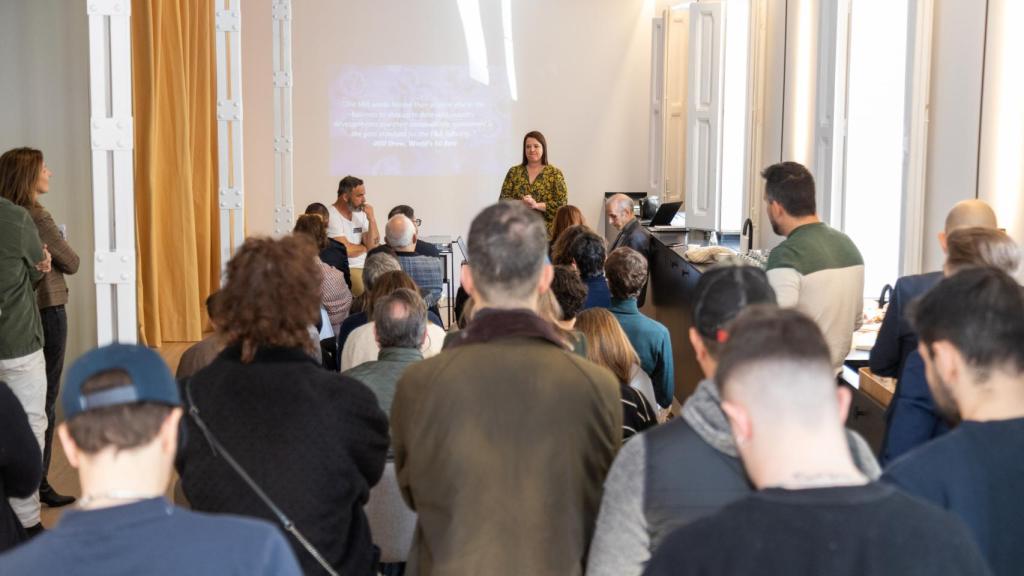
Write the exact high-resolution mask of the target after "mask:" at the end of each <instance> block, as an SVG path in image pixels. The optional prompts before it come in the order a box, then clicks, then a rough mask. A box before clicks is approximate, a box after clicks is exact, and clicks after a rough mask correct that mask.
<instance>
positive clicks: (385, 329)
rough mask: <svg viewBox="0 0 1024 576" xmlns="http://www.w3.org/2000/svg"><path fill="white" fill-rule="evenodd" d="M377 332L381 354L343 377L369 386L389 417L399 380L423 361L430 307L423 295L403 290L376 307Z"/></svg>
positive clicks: (374, 329) (374, 317)
mask: <svg viewBox="0 0 1024 576" xmlns="http://www.w3.org/2000/svg"><path fill="white" fill-rule="evenodd" d="M373 333H374V336H375V337H376V338H377V345H378V346H379V347H380V353H379V354H377V359H376V360H372V361H370V362H365V363H363V364H360V365H358V366H356V367H355V368H352V369H351V370H348V371H346V372H345V373H344V374H343V375H344V376H348V377H350V378H353V379H355V380H358V381H360V382H362V383H363V384H366V386H367V388H369V389H370V390H371V391H372V392H373V393H374V395H376V396H377V402H378V403H379V404H380V407H381V410H383V411H384V413H385V414H390V413H391V400H392V399H393V398H394V397H395V385H396V384H397V383H398V377H399V376H401V375H402V373H403V372H405V369H406V368H408V367H409V366H410V365H411V364H413V363H414V362H418V361H420V360H422V359H423V354H421V353H420V346H421V345H422V344H423V341H424V340H425V339H426V338H427V307H426V304H425V303H424V302H423V298H420V295H419V294H417V293H416V292H414V291H412V290H410V289H408V288H399V289H398V290H395V291H394V292H392V293H391V294H389V295H387V296H383V297H381V298H380V299H379V300H377V301H376V302H375V303H374V305H373Z"/></svg>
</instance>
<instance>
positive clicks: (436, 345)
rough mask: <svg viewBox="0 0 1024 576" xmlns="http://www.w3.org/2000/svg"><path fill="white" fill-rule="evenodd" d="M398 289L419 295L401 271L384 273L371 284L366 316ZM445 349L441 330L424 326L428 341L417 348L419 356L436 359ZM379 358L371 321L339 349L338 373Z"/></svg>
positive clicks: (369, 315)
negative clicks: (339, 370)
mask: <svg viewBox="0 0 1024 576" xmlns="http://www.w3.org/2000/svg"><path fill="white" fill-rule="evenodd" d="M400 288H407V289H409V290H412V291H414V292H417V293H418V292H419V287H418V286H416V283H415V282H413V280H412V278H410V277H409V275H408V274H406V273H405V272H402V271H398V272H386V273H384V274H383V275H381V276H380V277H379V278H377V279H376V281H374V283H373V291H372V292H370V298H369V300H367V308H366V315H367V317H368V318H372V317H373V312H374V310H375V309H376V307H377V302H378V301H379V300H380V299H382V298H384V297H385V296H389V295H391V294H392V293H394V292H395V291H396V290H398V289H400ZM443 345H444V328H441V327H440V326H438V325H437V324H435V323H433V322H429V323H428V324H427V337H426V339H424V340H423V344H422V345H421V346H420V353H421V354H422V355H423V357H424V358H430V357H431V356H435V355H437V354H438V353H439V352H440V351H441V347H442V346H443ZM379 355H380V346H379V345H378V344H377V339H376V337H375V336H374V323H373V322H372V321H369V322H367V323H366V324H363V325H362V326H360V327H358V328H356V329H354V330H352V332H351V333H349V335H348V338H347V339H346V340H345V346H344V347H343V348H342V349H341V369H342V371H345V370H350V369H352V368H355V367H356V366H359V365H360V364H363V363H365V362H372V361H374V360H376V359H377V357H378V356H379Z"/></svg>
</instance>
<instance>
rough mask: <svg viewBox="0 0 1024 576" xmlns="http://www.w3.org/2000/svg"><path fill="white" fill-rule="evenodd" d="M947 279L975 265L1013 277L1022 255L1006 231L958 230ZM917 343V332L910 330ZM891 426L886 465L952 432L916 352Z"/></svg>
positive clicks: (951, 237) (893, 406)
mask: <svg viewBox="0 0 1024 576" xmlns="http://www.w3.org/2000/svg"><path fill="white" fill-rule="evenodd" d="M944 240H945V241H944V243H943V244H944V246H945V247H946V252H947V257H946V263H945V265H944V267H943V273H944V275H945V276H946V277H948V276H952V275H953V274H956V273H957V272H958V271H960V270H963V269H965V268H969V267H972V266H990V267H992V268H996V269H999V270H1002V271H1003V272H1006V273H1007V274H1009V275H1011V276H1012V275H1014V274H1016V273H1017V270H1018V269H1019V268H1020V262H1021V252H1020V248H1019V247H1018V246H1017V244H1016V243H1015V242H1014V241H1013V239H1011V238H1010V237H1009V236H1007V235H1006V233H1005V232H1002V231H1000V230H996V229H995V228H978V227H976V228H958V229H956V230H953V231H952V232H950V233H949V234H948V235H947V236H946V237H945V238H944ZM909 333H910V334H913V335H914V341H915V342H916V341H917V335H916V332H913V331H912V330H911V331H909ZM888 424H889V425H888V427H887V429H886V434H885V441H884V443H883V451H882V455H883V457H884V458H885V463H886V464H887V463H889V462H892V461H893V460H895V459H896V458H898V457H900V456H902V455H903V454H906V453H907V452H909V451H911V450H913V449H914V448H916V447H918V446H920V445H922V444H924V443H925V442H928V441H929V440H931V439H932V438H936V437H938V436H941V435H942V434H945V433H946V432H949V424H948V423H947V422H946V421H945V420H944V419H943V418H942V416H941V415H940V413H939V411H938V410H937V409H936V407H935V401H934V399H933V398H932V394H931V392H930V391H929V389H928V382H927V380H926V377H925V368H924V360H923V359H922V358H921V354H920V353H919V352H918V351H917V350H913V351H911V352H910V353H909V354H908V355H907V359H906V362H904V365H903V372H902V375H901V377H900V380H899V382H898V384H897V385H896V393H895V394H894V396H893V400H892V402H891V403H890V405H889V410H888Z"/></svg>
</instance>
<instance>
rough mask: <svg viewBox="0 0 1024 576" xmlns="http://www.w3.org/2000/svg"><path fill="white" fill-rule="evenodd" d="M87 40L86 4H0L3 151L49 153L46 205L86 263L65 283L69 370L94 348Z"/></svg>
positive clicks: (13, 0) (55, 0) (49, 0)
mask: <svg viewBox="0 0 1024 576" xmlns="http://www.w3.org/2000/svg"><path fill="white" fill-rule="evenodd" d="M88 37H89V33H88V20H87V18H86V14H85V4H84V3H81V2H74V3H72V2H67V1H66V0H4V1H3V2H0V38H2V39H3V46H4V49H3V50H0V78H3V81H2V82H0V127H2V129H0V151H4V150H8V149H10V148H14V147H17V146H30V147H32V148H38V149H40V150H42V151H43V155H44V157H45V158H46V164H47V165H48V166H49V167H50V169H52V170H53V173H54V175H53V178H52V179H51V180H50V182H51V186H50V193H49V194H46V195H45V196H43V197H41V198H40V202H41V203H42V204H43V205H44V206H45V207H46V208H47V209H48V210H49V211H50V213H51V214H53V218H54V220H55V221H56V222H57V223H58V224H66V225H67V230H68V237H69V241H70V242H71V245H72V246H73V247H74V248H75V250H76V251H77V252H78V255H79V256H80V257H81V260H82V264H81V267H80V268H79V271H78V274H75V275H74V276H68V277H67V282H68V287H69V288H70V290H71V293H70V302H69V303H68V306H67V313H68V349H67V354H66V356H65V366H67V364H69V363H70V362H72V361H73V360H74V359H75V358H77V357H78V356H79V355H81V354H82V353H83V352H85V351H86V350H88V349H89V348H91V347H93V346H95V345H96V290H95V286H94V285H93V267H92V257H93V241H92V238H93V230H92V181H91V178H92V170H91V149H90V144H89V61H88V58H89V41H88Z"/></svg>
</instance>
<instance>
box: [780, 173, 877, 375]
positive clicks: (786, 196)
mask: <svg viewBox="0 0 1024 576" xmlns="http://www.w3.org/2000/svg"><path fill="white" fill-rule="evenodd" d="M761 175H762V176H763V177H764V179H765V180H766V184H765V204H766V205H767V209H768V221H769V222H771V225H772V231H773V232H775V233H776V234H778V235H780V236H785V237H786V239H785V240H784V241H783V242H782V243H781V244H779V245H778V246H776V247H775V248H773V249H772V251H771V254H770V255H769V256H768V265H767V267H766V269H767V270H768V280H769V281H770V282H771V284H772V288H774V289H775V295H776V297H777V298H778V301H779V306H782V307H783V308H796V309H797V310H800V311H801V312H803V313H804V314H807V315H808V316H810V317H811V319H812V320H814V321H815V322H816V323H817V324H818V327H819V328H821V331H822V332H823V333H824V334H825V339H826V340H827V341H828V346H829V350H831V351H832V370H833V371H834V372H835V373H836V374H838V373H839V371H840V369H841V368H842V365H843V360H844V359H845V358H846V356H847V355H848V354H849V353H850V345H851V344H852V342H853V332H854V331H855V330H857V329H858V328H859V327H860V326H861V317H862V316H863V314H864V259H863V258H861V255H860V251H858V250H857V247H856V246H855V245H854V244H853V242H852V241H851V240H850V238H849V237H848V236H847V235H846V234H843V233H842V232H840V231H839V230H836V229H834V228H831V227H829V226H828V225H827V224H825V223H824V222H822V221H821V220H820V219H819V218H818V215H817V213H816V212H815V211H816V206H815V196H814V194H815V192H814V177H813V176H811V173H810V172H808V171H807V168H805V167H803V166H802V165H800V164H798V163H796V162H781V163H779V164H773V165H772V166H769V167H767V168H765V169H764V171H763V172H761Z"/></svg>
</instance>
